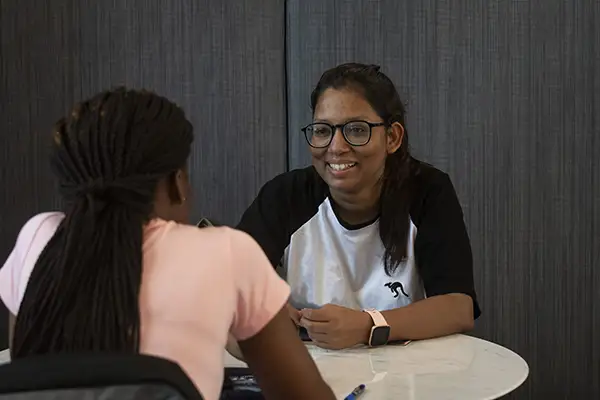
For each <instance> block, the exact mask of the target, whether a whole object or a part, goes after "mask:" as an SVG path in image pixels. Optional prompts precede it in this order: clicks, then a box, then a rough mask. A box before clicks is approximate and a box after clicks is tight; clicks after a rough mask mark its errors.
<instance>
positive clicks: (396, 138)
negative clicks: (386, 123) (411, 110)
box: [387, 122, 404, 154]
mask: <svg viewBox="0 0 600 400" xmlns="http://www.w3.org/2000/svg"><path fill="white" fill-rule="evenodd" d="M403 139H404V127H403V126H402V124H401V123H400V122H394V123H393V124H392V125H390V127H389V128H388V132H387V152H388V154H393V153H395V152H396V151H397V150H398V149H399V148H400V146H401V145H402V140H403Z"/></svg>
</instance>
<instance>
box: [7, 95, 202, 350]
mask: <svg viewBox="0 0 600 400" xmlns="http://www.w3.org/2000/svg"><path fill="white" fill-rule="evenodd" d="M192 140H193V135H192V125H191V124H190V122H189V121H188V120H187V119H186V117H185V115H184V113H183V111H182V110H181V109H180V108H179V107H177V106H176V105H175V104H173V103H172V102H170V101H169V100H167V99H166V98H163V97H160V96H158V95H156V94H153V93H150V92H145V91H133V90H127V89H125V88H118V89H115V90H112V91H106V92H103V93H101V94H98V95H96V96H95V97H93V98H91V99H90V100H87V101H84V102H83V103H80V104H78V105H76V106H75V108H74V109H73V111H72V112H71V114H70V115H69V116H67V117H66V118H63V119H61V120H59V121H58V123H57V124H56V129H55V132H54V140H53V146H52V152H51V167H52V170H53V172H54V173H55V174H56V176H57V177H58V181H59V187H60V193H61V196H62V197H63V200H64V202H65V205H66V210H65V218H64V219H63V220H62V222H61V224H60V225H59V227H58V229H57V231H56V233H55V234H54V236H53V237H52V238H51V239H50V241H49V242H48V244H47V245H46V247H45V249H44V250H43V251H42V253H41V255H40V256H39V258H38V260H37V263H36V265H35V268H34V269H33V271H32V273H31V276H30V278H29V282H28V284H27V289H26V291H25V294H24V297H23V300H22V302H21V306H20V309H19V313H18V316H17V320H16V325H15V331H14V338H13V346H12V350H11V351H12V356H13V357H15V358H19V357H24V356H28V355H33V354H42V353H55V352H63V353H64V352H81V351H92V352H100V351H112V352H137V351H138V350H139V342H140V338H139V336H140V311H139V302H138V299H139V294H140V285H141V279H142V240H143V238H142V233H143V226H144V224H145V223H147V222H148V221H149V220H150V219H151V218H152V217H153V209H154V197H155V191H156V188H157V185H158V183H159V181H160V180H161V179H175V174H176V173H177V171H178V170H180V169H182V168H184V167H185V165H186V162H187V159H188V156H189V154H190V149H191V143H192Z"/></svg>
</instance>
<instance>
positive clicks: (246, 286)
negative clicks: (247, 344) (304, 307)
mask: <svg viewBox="0 0 600 400" xmlns="http://www.w3.org/2000/svg"><path fill="white" fill-rule="evenodd" d="M231 254H233V258H232V261H233V274H234V281H235V287H236V292H237V303H236V311H235V316H234V318H233V323H232V327H231V333H232V335H233V336H234V337H235V339H236V340H245V339H248V338H250V337H252V336H254V335H256V334H257V333H258V332H260V331H261V330H262V329H263V328H264V327H265V325H267V323H269V321H271V320H272V319H273V317H274V316H275V315H276V314H277V313H278V312H279V311H280V310H281V309H282V307H283V306H284V305H285V304H286V303H287V301H288V298H289V296H290V287H289V286H288V284H287V283H285V281H283V280H282V279H281V278H280V277H279V276H278V275H277V273H276V272H275V270H274V269H273V268H272V266H271V265H270V263H269V260H268V259H267V257H266V256H265V254H264V253H263V252H262V251H261V249H260V247H259V246H258V244H257V243H256V242H255V241H254V240H253V239H252V238H251V237H250V236H248V235H247V234H245V233H243V232H240V231H233V234H232V235H231Z"/></svg>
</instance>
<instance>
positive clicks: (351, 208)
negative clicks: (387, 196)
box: [330, 188, 381, 225]
mask: <svg viewBox="0 0 600 400" xmlns="http://www.w3.org/2000/svg"><path fill="white" fill-rule="evenodd" d="M330 192H331V198H332V200H333V202H334V203H335V205H334V206H335V211H336V214H338V217H339V218H341V219H342V220H343V221H344V222H346V223H348V224H350V225H359V224H363V223H365V222H368V221H372V220H374V219H375V218H376V217H377V215H378V214H379V197H380V193H381V190H380V189H378V190H373V188H368V190H363V191H360V192H358V193H344V192H339V191H334V190H331V191H330Z"/></svg>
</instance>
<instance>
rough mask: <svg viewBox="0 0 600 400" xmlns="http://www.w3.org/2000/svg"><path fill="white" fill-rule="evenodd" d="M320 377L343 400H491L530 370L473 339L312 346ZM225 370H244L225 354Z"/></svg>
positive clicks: (497, 348)
mask: <svg viewBox="0 0 600 400" xmlns="http://www.w3.org/2000/svg"><path fill="white" fill-rule="evenodd" d="M308 349H309V351H310V353H311V355H312V356H313V358H314V360H315V362H316V364H317V366H318V368H319V370H320V371H321V374H322V375H323V377H324V378H325V380H326V381H327V383H329V385H330V386H331V388H332V389H333V391H334V392H335V394H336V396H337V397H338V398H340V399H343V398H344V397H345V396H346V395H347V394H349V393H350V392H351V391H352V390H353V389H354V388H355V387H356V386H358V385H359V384H361V383H364V384H366V385H367V391H366V392H365V393H364V395H362V396H361V397H360V400H369V399H377V400H386V399H389V400H398V399H403V400H434V399H435V400H446V399H447V400H456V399H461V400H489V399H497V398H499V397H501V396H503V395H505V394H507V393H509V392H511V391H513V390H515V389H516V388H518V387H519V386H520V385H521V384H522V383H523V382H524V381H525V379H527V375H528V374H529V367H528V366H527V363H526V362H525V361H524V360H523V359H522V358H521V357H520V356H518V355H517V354H515V353H514V352H512V351H510V350H508V349H506V348H504V347H502V346H499V345H497V344H494V343H490V342H487V341H485V340H482V339H478V338H475V337H472V336H466V335H452V336H448V337H444V338H439V339H431V340H423V341H417V342H413V343H411V344H409V345H408V346H406V347H402V346H385V347H380V348H374V349H369V348H353V349H348V350H324V349H320V348H318V347H316V346H314V345H310V344H309V345H308ZM225 365H226V366H228V367H236V366H245V364H244V363H242V362H241V361H238V360H236V359H235V358H233V357H232V356H230V355H229V354H228V353H226V358H225Z"/></svg>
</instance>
